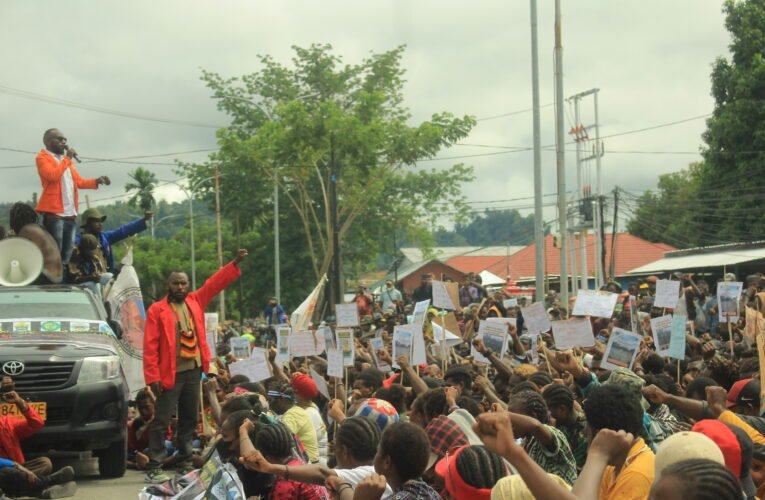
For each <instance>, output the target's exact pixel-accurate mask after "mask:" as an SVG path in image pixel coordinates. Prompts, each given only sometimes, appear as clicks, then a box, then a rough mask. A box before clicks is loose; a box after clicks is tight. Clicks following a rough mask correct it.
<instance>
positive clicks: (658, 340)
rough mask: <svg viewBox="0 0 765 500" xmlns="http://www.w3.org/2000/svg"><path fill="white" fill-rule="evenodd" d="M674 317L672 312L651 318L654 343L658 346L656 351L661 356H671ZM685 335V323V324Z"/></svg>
mask: <svg viewBox="0 0 765 500" xmlns="http://www.w3.org/2000/svg"><path fill="white" fill-rule="evenodd" d="M678 316H681V317H685V316H682V315H678ZM672 318H673V316H672V315H671V314H667V315H664V316H659V317H658V318H651V332H652V333H653V345H654V346H655V347H656V353H657V354H658V355H659V356H661V357H665V356H669V344H670V342H671V340H672ZM683 335H685V324H683Z"/></svg>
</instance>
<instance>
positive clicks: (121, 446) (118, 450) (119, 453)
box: [98, 437, 127, 477]
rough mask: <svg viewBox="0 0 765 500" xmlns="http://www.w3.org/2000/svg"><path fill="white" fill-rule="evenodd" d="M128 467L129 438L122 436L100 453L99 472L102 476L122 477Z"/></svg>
mask: <svg viewBox="0 0 765 500" xmlns="http://www.w3.org/2000/svg"><path fill="white" fill-rule="evenodd" d="M126 468H127V439H126V438H124V437H123V438H122V439H120V440H119V441H115V442H113V443H112V444H110V445H109V447H108V448H106V449H105V450H101V453H99V454H98V472H99V473H100V474H101V477H122V476H124V475H125V469H126Z"/></svg>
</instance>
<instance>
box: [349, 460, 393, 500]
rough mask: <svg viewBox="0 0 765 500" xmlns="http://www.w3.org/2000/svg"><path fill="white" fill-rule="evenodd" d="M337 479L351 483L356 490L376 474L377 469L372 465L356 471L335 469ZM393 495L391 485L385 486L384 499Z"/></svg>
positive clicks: (357, 468)
mask: <svg viewBox="0 0 765 500" xmlns="http://www.w3.org/2000/svg"><path fill="white" fill-rule="evenodd" d="M334 470H335V474H337V477H339V478H340V479H342V480H343V481H345V482H347V483H349V484H350V485H351V486H353V487H354V488H355V487H356V485H357V484H359V483H360V482H361V480H362V479H366V478H368V477H369V476H371V475H372V474H374V473H375V468H374V467H373V466H371V465H362V466H360V467H356V468H355V469H334ZM392 495H393V490H392V489H391V487H390V485H389V484H386V485H385V493H383V496H382V498H388V497H389V496H392Z"/></svg>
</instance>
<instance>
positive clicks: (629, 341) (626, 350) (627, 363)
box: [600, 328, 641, 370]
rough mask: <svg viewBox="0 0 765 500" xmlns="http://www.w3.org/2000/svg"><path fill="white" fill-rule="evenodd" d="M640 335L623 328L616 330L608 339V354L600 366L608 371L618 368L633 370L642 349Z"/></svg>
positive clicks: (604, 356)
mask: <svg viewBox="0 0 765 500" xmlns="http://www.w3.org/2000/svg"><path fill="white" fill-rule="evenodd" d="M640 340H641V337H640V335H638V334H636V333H632V332H628V331H627V330H622V329H621V328H614V329H613V331H612V332H611V336H610V337H609V338H608V345H607V346H606V352H605V353H604V354H603V361H602V362H601V363H600V366H601V367H603V368H605V369H606V370H613V369H615V368H618V367H622V368H628V369H632V363H633V362H634V361H635V356H637V352H638V350H639V349H640Z"/></svg>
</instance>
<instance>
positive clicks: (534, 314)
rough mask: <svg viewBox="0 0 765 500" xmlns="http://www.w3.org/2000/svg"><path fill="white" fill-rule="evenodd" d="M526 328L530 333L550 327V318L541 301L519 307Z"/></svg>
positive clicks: (543, 330) (539, 331) (544, 330)
mask: <svg viewBox="0 0 765 500" xmlns="http://www.w3.org/2000/svg"><path fill="white" fill-rule="evenodd" d="M521 314H523V320H524V322H525V324H526V329H527V330H528V331H529V333H530V334H532V335H533V334H535V333H544V332H546V331H548V330H549V329H550V328H552V325H551V324H550V318H548V317H547V311H545V305H544V304H543V303H542V302H534V303H533V304H531V305H530V306H527V307H524V308H523V309H521Z"/></svg>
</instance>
